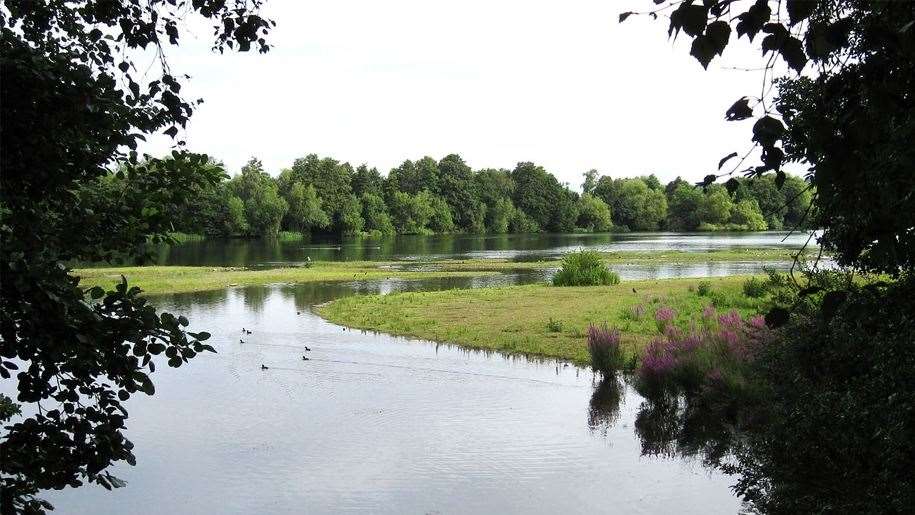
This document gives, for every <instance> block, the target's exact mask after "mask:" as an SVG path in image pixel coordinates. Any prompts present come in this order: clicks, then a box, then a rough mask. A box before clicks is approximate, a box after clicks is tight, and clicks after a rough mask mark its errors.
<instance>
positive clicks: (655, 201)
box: [605, 178, 667, 231]
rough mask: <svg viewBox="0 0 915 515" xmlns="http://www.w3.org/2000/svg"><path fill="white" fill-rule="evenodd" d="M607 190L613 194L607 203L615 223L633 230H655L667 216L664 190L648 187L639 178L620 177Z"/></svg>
mask: <svg viewBox="0 0 915 515" xmlns="http://www.w3.org/2000/svg"><path fill="white" fill-rule="evenodd" d="M614 182H616V181H614ZM607 190H609V192H610V194H611V195H613V196H612V197H611V199H612V202H608V204H610V206H611V210H612V212H613V215H614V217H615V220H614V223H616V224H617V225H622V226H626V227H628V228H629V229H631V230H634V231H655V230H657V229H658V228H659V227H660V225H661V223H662V222H663V221H664V219H665V218H667V198H666V197H665V195H664V190H663V189H662V188H659V189H651V188H649V187H648V184H646V183H645V181H644V180H642V179H641V178H632V179H622V180H620V181H619V184H618V185H614V186H613V187H612V188H607ZM605 191H606V190H605Z"/></svg>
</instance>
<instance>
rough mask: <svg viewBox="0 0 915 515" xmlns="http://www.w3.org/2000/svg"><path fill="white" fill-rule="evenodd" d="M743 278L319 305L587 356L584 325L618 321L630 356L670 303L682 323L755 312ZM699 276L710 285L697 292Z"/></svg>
mask: <svg viewBox="0 0 915 515" xmlns="http://www.w3.org/2000/svg"><path fill="white" fill-rule="evenodd" d="M746 279H747V278H746V277H723V278H710V279H666V280H653V281H626V282H623V283H621V284H618V285H614V286H589V287H576V288H559V287H552V286H546V285H542V286H541V285H529V286H512V287H504V288H480V289H471V290H448V291H438V292H425V293H397V294H392V295H368V296H356V297H346V298H343V299H339V300H336V301H334V302H332V303H330V304H327V305H325V306H322V307H321V308H319V313H320V314H321V315H322V316H324V317H325V318H327V319H328V320H330V321H332V322H335V323H338V324H342V325H346V326H349V327H355V328H359V329H368V330H374V331H381V332H385V333H389V334H395V335H401V336H410V337H416V338H422V339H426V340H433V341H438V342H447V343H454V344H458V345H462V346H465V347H471V348H476V349H488V350H494V351H499V352H505V353H520V354H528V355H537V356H545V357H552V358H561V359H567V360H571V361H574V362H576V363H580V364H587V363H589V362H590V359H589V356H588V350H587V336H586V334H587V329H588V325H589V324H602V323H604V322H606V323H608V324H609V325H611V326H615V327H617V328H619V330H620V332H621V341H622V347H623V349H624V352H625V353H627V354H629V355H631V354H633V353H637V352H639V351H640V350H641V349H642V347H643V346H644V345H645V344H646V343H647V342H648V341H649V340H650V339H651V338H652V337H653V336H656V335H657V334H658V329H657V325H656V322H655V319H654V312H655V311H656V310H657V309H659V308H661V307H669V308H672V309H673V310H674V311H675V313H676V319H675V323H676V325H678V326H680V327H683V328H687V327H689V324H690V323H691V322H692V321H698V320H699V318H700V317H701V315H702V310H703V308H705V307H706V306H708V305H713V306H715V308H716V309H717V310H718V311H725V310H730V309H736V310H737V311H739V312H740V313H741V314H743V315H749V314H754V313H757V312H758V310H759V308H760V307H761V304H762V301H761V300H758V299H753V298H750V297H747V296H746V295H744V294H743V291H742V286H743V282H744V281H745V280H746ZM700 283H708V285H710V291H708V292H705V290H706V289H705V288H702V290H703V292H705V295H701V294H700V293H699V290H700V288H698V286H699V284H700Z"/></svg>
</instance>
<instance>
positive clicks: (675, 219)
mask: <svg viewBox="0 0 915 515" xmlns="http://www.w3.org/2000/svg"><path fill="white" fill-rule="evenodd" d="M703 201H704V198H703V195H702V190H700V189H699V188H696V187H695V186H693V185H691V184H689V183H687V182H686V181H682V182H680V183H679V184H678V185H677V187H676V189H675V190H674V191H673V192H672V193H671V194H670V196H669V200H668V202H667V227H668V228H670V229H673V230H675V231H695V230H696V228H697V227H699V223H700V222H701V221H702V220H700V218H699V206H700V205H702V203H703Z"/></svg>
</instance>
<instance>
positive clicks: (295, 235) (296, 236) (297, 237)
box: [276, 231, 305, 241]
mask: <svg viewBox="0 0 915 515" xmlns="http://www.w3.org/2000/svg"><path fill="white" fill-rule="evenodd" d="M276 239H277V241H301V240H303V239H305V237H304V236H303V235H302V233H300V232H295V231H280V232H278V233H277V234H276Z"/></svg>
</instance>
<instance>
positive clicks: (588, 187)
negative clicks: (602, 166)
mask: <svg viewBox="0 0 915 515" xmlns="http://www.w3.org/2000/svg"><path fill="white" fill-rule="evenodd" d="M582 176H583V177H584V180H583V181H582V183H581V192H582V193H591V192H592V191H594V188H595V187H596V186H597V180H598V179H599V178H600V174H599V173H598V172H597V170H595V169H593V168H592V169H590V170H588V171H587V172H585V173H583V174H582Z"/></svg>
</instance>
